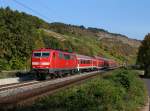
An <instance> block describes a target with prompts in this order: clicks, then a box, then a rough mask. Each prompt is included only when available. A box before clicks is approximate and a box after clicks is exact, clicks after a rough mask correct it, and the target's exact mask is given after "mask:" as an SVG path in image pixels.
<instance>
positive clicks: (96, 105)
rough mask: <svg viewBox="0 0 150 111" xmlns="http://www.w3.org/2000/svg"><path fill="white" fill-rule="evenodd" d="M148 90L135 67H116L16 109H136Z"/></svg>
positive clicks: (74, 110) (88, 110)
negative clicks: (134, 69)
mask: <svg viewBox="0 0 150 111" xmlns="http://www.w3.org/2000/svg"><path fill="white" fill-rule="evenodd" d="M146 97H147V92H146V88H145V85H144V83H143V82H142V80H140V79H139V78H138V76H137V74H136V72H135V71H132V70H124V69H123V70H115V71H113V72H112V73H110V72H109V74H108V75H105V76H103V77H102V76H98V77H97V78H94V79H91V80H89V81H86V82H85V83H83V84H81V85H78V86H74V87H72V88H69V89H66V90H63V91H60V92H58V93H55V94H53V95H50V96H47V97H45V98H42V99H40V100H38V101H36V102H35V104H34V105H32V106H28V107H21V108H18V109H17V110H18V111H136V110H137V107H139V106H143V105H144V104H145V101H146Z"/></svg>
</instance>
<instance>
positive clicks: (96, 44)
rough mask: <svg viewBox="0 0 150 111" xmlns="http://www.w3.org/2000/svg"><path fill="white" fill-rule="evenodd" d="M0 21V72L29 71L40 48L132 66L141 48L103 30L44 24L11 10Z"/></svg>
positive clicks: (5, 12)
mask: <svg viewBox="0 0 150 111" xmlns="http://www.w3.org/2000/svg"><path fill="white" fill-rule="evenodd" d="M0 21H1V22H0V46H1V47H0V51H1V53H0V69H1V70H12V69H24V68H29V67H30V58H31V52H32V50H33V49H37V48H43V47H46V48H54V49H68V50H70V51H73V52H76V53H79V54H86V55H90V56H96V55H99V56H103V57H108V58H113V59H115V60H117V61H118V62H120V63H123V62H125V61H128V62H129V63H133V62H134V60H135V58H136V54H137V49H138V47H139V45H140V41H138V40H134V39H130V38H128V37H126V36H124V35H121V34H115V33H110V32H108V31H106V30H104V29H98V28H92V27H89V28H85V27H84V26H75V25H70V24H64V23H47V22H45V21H43V20H41V19H39V18H37V17H35V16H32V15H28V14H26V13H20V12H18V11H12V10H11V9H10V8H6V9H2V8H1V9H0Z"/></svg>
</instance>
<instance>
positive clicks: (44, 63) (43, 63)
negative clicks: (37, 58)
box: [41, 62, 50, 65]
mask: <svg viewBox="0 0 150 111" xmlns="http://www.w3.org/2000/svg"><path fill="white" fill-rule="evenodd" d="M49 64H50V62H41V65H49Z"/></svg>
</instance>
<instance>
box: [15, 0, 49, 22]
mask: <svg viewBox="0 0 150 111" xmlns="http://www.w3.org/2000/svg"><path fill="white" fill-rule="evenodd" d="M13 1H14V2H15V3H16V4H18V5H20V6H22V7H24V8H26V9H28V10H30V11H32V12H33V13H35V14H38V15H39V16H41V17H43V18H44V19H47V20H48V21H50V20H51V19H50V18H48V17H47V16H45V15H43V14H41V13H40V12H38V11H36V10H35V9H32V8H30V7H29V6H27V5H25V4H23V3H21V2H19V1H17V0H13Z"/></svg>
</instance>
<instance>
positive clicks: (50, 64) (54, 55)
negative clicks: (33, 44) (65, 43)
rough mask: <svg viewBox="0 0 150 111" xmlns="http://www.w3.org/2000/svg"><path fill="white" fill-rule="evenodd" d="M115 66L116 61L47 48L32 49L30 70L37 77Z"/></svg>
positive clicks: (44, 77) (63, 74)
mask: <svg viewBox="0 0 150 111" xmlns="http://www.w3.org/2000/svg"><path fill="white" fill-rule="evenodd" d="M116 67H117V62H116V61H114V60H112V59H106V58H102V57H98V56H95V57H91V56H85V55H79V54H76V53H73V52H67V51H61V50H54V49H48V48H42V49H38V50H33V51H32V59H31V69H32V70H31V71H32V72H34V73H35V74H36V77H37V78H38V79H46V78H47V77H48V76H50V77H62V76H66V75H67V74H77V73H80V72H90V71H96V70H100V69H113V68H116Z"/></svg>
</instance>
